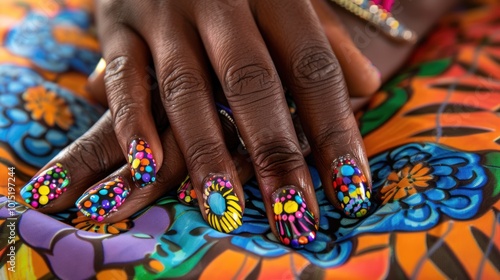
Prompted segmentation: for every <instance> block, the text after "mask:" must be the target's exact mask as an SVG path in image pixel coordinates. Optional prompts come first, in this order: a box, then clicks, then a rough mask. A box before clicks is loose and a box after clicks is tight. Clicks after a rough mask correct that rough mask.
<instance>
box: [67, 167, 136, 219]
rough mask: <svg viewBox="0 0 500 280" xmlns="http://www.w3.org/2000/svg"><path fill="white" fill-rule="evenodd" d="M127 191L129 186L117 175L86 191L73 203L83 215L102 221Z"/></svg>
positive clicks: (122, 199) (118, 205)
mask: <svg viewBox="0 0 500 280" xmlns="http://www.w3.org/2000/svg"><path fill="white" fill-rule="evenodd" d="M129 192H130V188H129V187H128V186H127V185H126V184H125V182H124V181H123V179H122V178H121V177H120V176H118V177H116V178H114V179H113V180H110V181H108V182H104V183H100V184H98V185H97V186H95V187H93V188H91V189H90V190H88V191H86V192H85V193H84V194H83V195H82V196H81V197H80V198H79V199H78V200H77V201H76V203H75V205H76V207H78V209H80V211H81V212H82V213H83V214H84V215H85V216H87V217H89V218H91V219H93V220H95V221H97V222H102V220H104V218H106V216H108V215H109V214H110V213H112V212H114V211H116V210H117V209H118V207H120V206H121V205H122V203H123V202H124V201H125V199H126V198H127V196H128V194H129Z"/></svg>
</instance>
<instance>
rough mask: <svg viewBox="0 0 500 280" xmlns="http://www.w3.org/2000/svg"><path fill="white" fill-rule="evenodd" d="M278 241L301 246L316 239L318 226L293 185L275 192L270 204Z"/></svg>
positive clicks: (296, 246) (292, 245) (291, 245)
mask: <svg viewBox="0 0 500 280" xmlns="http://www.w3.org/2000/svg"><path fill="white" fill-rule="evenodd" d="M272 208H273V212H274V220H275V222H276V230H277V231H278V234H279V238H280V241H281V242H282V243H283V244H285V245H287V246H290V247H292V248H302V247H304V245H306V244H308V243H310V242H312V241H314V240H315V239H316V231H317V230H318V226H317V224H316V222H315V220H314V214H313V213H312V212H311V211H309V209H308V208H307V204H306V201H305V200H304V199H303V198H302V195H301V194H300V193H299V192H298V191H297V190H295V188H293V187H283V188H281V189H279V190H278V191H276V192H275V194H274V202H273V205H272Z"/></svg>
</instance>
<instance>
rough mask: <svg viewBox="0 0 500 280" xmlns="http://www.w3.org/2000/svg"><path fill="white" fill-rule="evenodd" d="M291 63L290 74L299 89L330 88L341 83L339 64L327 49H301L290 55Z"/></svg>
mask: <svg viewBox="0 0 500 280" xmlns="http://www.w3.org/2000/svg"><path fill="white" fill-rule="evenodd" d="M292 61H293V64H292V71H291V73H293V79H294V82H295V84H296V85H297V86H298V87H299V88H304V89H311V88H318V87H327V86H329V87H331V86H335V85H337V84H340V83H343V76H342V69H341V68H340V64H339V62H338V60H337V58H336V57H335V55H334V54H333V52H332V51H331V50H329V49H327V48H323V47H311V46H308V47H305V48H302V49H301V50H299V51H297V52H296V53H294V54H293V55H292Z"/></svg>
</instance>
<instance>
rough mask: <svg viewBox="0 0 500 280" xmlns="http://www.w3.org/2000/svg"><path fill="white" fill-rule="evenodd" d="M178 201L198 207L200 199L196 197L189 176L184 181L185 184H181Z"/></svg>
mask: <svg viewBox="0 0 500 280" xmlns="http://www.w3.org/2000/svg"><path fill="white" fill-rule="evenodd" d="M177 199H179V202H180V203H182V204H184V205H188V206H196V205H198V198H197V197H196V192H195V191H194V189H193V185H192V184H191V178H190V177H189V175H188V176H187V177H186V179H184V182H182V183H181V185H180V187H179V189H178V190H177Z"/></svg>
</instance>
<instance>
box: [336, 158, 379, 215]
mask: <svg viewBox="0 0 500 280" xmlns="http://www.w3.org/2000/svg"><path fill="white" fill-rule="evenodd" d="M332 168H333V178H332V179H333V183H332V185H333V190H334V192H335V194H336V196H337V198H338V200H339V202H340V206H341V207H342V209H343V211H344V213H345V214H346V215H347V216H349V217H353V218H355V217H356V218H360V217H363V216H364V215H366V213H368V210H369V209H370V206H371V202H370V197H371V189H370V187H369V186H368V182H367V180H366V177H365V175H364V174H363V171H361V169H360V168H359V167H358V165H357V163H356V160H355V159H354V158H353V157H351V156H350V155H345V156H341V157H339V158H338V159H336V160H334V161H333V164H332Z"/></svg>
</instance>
